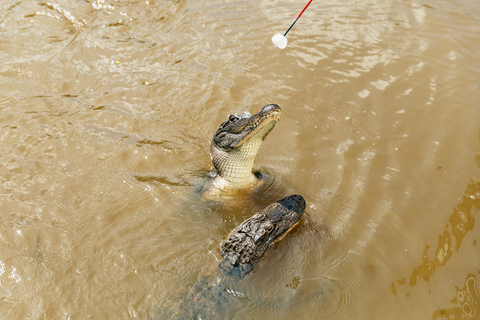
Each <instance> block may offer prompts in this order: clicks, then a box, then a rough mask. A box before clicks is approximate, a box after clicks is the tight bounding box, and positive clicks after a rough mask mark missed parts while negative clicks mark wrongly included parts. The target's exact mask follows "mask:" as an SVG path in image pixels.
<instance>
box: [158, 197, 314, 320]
mask: <svg viewBox="0 0 480 320" xmlns="http://www.w3.org/2000/svg"><path fill="white" fill-rule="evenodd" d="M304 210H305V200H304V199H303V197H302V196H299V195H292V196H289V197H286V198H284V199H282V200H279V201H277V202H274V203H272V204H271V205H269V206H268V207H266V208H265V209H264V210H263V211H261V212H260V213H257V214H255V215H254V216H252V217H250V218H249V219H247V220H245V221H244V222H243V223H241V224H240V225H239V226H237V227H236V228H235V229H233V230H232V232H230V234H229V235H228V237H227V240H226V241H225V242H224V243H223V244H222V247H221V252H222V257H223V258H222V261H221V262H220V264H219V266H218V269H217V270H216V272H214V273H213V274H211V275H210V276H206V277H205V278H203V279H202V280H200V281H198V282H197V283H196V284H194V285H193V286H192V287H191V288H190V290H189V291H188V293H187V295H186V296H185V297H184V298H183V299H181V300H180V301H179V302H176V303H172V304H171V305H166V306H164V308H165V309H162V310H161V311H160V312H159V313H158V315H157V316H158V319H177V320H178V319H225V314H224V313H225V312H228V300H229V299H231V298H232V297H231V296H230V294H229V293H228V292H227V289H228V287H229V285H230V284H231V283H232V282H233V281H236V280H238V279H240V278H243V277H245V276H246V275H248V274H249V273H250V272H252V271H253V270H254V269H255V266H256V265H257V264H258V262H259V261H260V260H263V259H265V258H266V257H267V256H268V255H269V254H270V253H271V252H272V250H273V248H274V246H275V244H276V243H277V242H278V241H280V240H281V239H283V237H285V235H286V234H287V233H288V232H289V231H290V230H292V229H293V227H295V225H297V223H298V222H299V221H300V218H301V216H302V214H303V212H304Z"/></svg>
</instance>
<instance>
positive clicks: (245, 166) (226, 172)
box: [210, 139, 262, 189]
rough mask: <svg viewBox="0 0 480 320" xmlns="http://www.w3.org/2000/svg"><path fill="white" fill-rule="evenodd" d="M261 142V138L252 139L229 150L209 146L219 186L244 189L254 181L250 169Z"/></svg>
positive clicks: (255, 179) (254, 177)
mask: <svg viewBox="0 0 480 320" xmlns="http://www.w3.org/2000/svg"><path fill="white" fill-rule="evenodd" d="M261 144H262V140H260V139H258V140H253V141H251V142H249V143H246V145H244V146H242V147H241V148H239V149H234V150H231V151H229V152H226V151H224V150H220V149H218V148H217V147H215V146H214V145H212V146H211V150H210V152H211V157H212V162H213V165H214V166H215V169H216V170H217V173H218V176H217V179H216V180H217V181H216V183H217V184H219V187H229V188H234V189H244V188H249V187H251V186H252V185H253V184H255V183H256V181H257V179H258V178H257V177H256V176H255V175H254V174H253V172H252V169H253V162H254V160H255V156H256V155H257V151H258V149H259V148H260V145H261Z"/></svg>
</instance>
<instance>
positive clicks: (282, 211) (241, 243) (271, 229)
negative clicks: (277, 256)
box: [219, 195, 305, 277]
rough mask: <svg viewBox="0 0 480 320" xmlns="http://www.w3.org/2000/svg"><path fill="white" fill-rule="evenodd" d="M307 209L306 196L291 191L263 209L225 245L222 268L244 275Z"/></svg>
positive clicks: (232, 234) (238, 228)
mask: <svg viewBox="0 0 480 320" xmlns="http://www.w3.org/2000/svg"><path fill="white" fill-rule="evenodd" d="M304 210H305V199H303V197H302V196H299V195H291V196H289V197H286V198H284V199H282V200H279V201H277V202H274V203H272V204H271V205H269V206H268V207H266V208H265V209H264V210H263V211H261V212H260V213H257V214H255V215H254V216H252V217H251V218H249V219H247V220H245V221H244V222H243V223H242V224H240V225H239V226H238V227H236V228H235V229H234V230H233V231H232V232H231V233H230V234H229V236H228V238H227V240H226V241H225V242H224V243H223V245H222V257H223V259H222V261H221V262H220V265H219V267H220V269H221V270H222V271H224V272H225V273H230V272H231V271H232V270H236V272H235V273H234V274H235V275H238V276H240V277H243V276H245V275H247V274H248V273H250V272H251V271H252V270H253V269H254V267H255V264H256V263H257V262H258V261H260V260H262V259H263V258H265V257H266V256H267V255H268V254H269V253H270V252H271V250H272V249H273V248H274V246H275V243H277V242H278V241H280V240H281V239H282V238H283V237H284V236H285V235H286V234H287V233H288V232H289V231H290V230H292V229H293V227H295V225H296V224H297V223H298V222H299V220H300V217H301V216H302V214H303V211H304Z"/></svg>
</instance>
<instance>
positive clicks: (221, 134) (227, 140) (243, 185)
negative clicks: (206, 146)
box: [202, 104, 281, 196]
mask: <svg viewBox="0 0 480 320" xmlns="http://www.w3.org/2000/svg"><path fill="white" fill-rule="evenodd" d="M280 114H281V109H280V107H279V106H277V105H276V104H269V105H266V106H264V107H263V108H262V110H261V111H260V112H259V113H257V114H254V115H251V114H250V113H248V112H245V113H243V114H242V115H241V116H238V115H230V117H229V119H228V120H227V121H225V122H224V123H222V124H221V125H220V127H219V128H218V130H217V132H216V133H215V135H214V136H213V140H212V143H211V145H210V156H211V159H212V163H213V166H214V167H215V177H214V178H213V179H212V181H210V182H209V183H207V184H206V185H205V186H204V187H203V190H202V193H204V194H206V195H213V196H216V195H225V194H235V193H238V192H240V191H241V190H251V189H252V188H255V187H256V186H257V185H259V183H260V182H261V179H260V177H259V175H257V174H254V173H253V172H252V169H253V162H254V160H255V157H256V156H257V153H258V150H259V149H260V146H261V145H262V142H263V140H264V139H265V138H266V137H267V135H268V134H269V133H270V131H272V129H273V128H274V127H275V125H276V124H277V123H278V121H279V120H280Z"/></svg>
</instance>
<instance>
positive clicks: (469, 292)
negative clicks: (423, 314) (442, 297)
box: [432, 273, 480, 320]
mask: <svg viewBox="0 0 480 320" xmlns="http://www.w3.org/2000/svg"><path fill="white" fill-rule="evenodd" d="M456 290H457V293H456V294H455V296H454V297H453V298H452V304H453V305H454V307H452V308H444V309H439V310H436V311H435V312H434V313H433V315H432V319H464V320H469V319H478V315H480V294H479V292H478V286H477V276H476V275H475V274H472V273H469V274H468V275H467V279H466V280H465V284H464V286H463V288H462V289H460V288H458V287H456Z"/></svg>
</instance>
